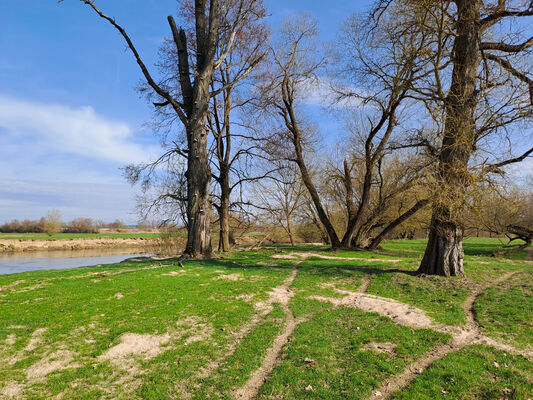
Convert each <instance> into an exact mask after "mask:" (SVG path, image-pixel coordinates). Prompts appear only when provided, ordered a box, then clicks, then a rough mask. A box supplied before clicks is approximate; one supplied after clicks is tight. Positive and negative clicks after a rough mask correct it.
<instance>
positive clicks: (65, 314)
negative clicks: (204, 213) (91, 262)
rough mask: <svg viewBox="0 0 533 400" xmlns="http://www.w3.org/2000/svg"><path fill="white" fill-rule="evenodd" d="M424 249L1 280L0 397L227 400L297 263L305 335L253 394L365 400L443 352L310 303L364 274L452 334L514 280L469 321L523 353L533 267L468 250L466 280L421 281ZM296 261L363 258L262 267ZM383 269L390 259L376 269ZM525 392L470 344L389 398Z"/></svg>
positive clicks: (265, 344) (526, 380)
mask: <svg viewBox="0 0 533 400" xmlns="http://www.w3.org/2000/svg"><path fill="white" fill-rule="evenodd" d="M423 246H424V241H390V242H387V243H385V244H384V249H383V250H382V251H379V252H373V253H370V252H353V251H339V252H337V253H332V252H330V251H326V250H327V247H325V246H324V247H320V246H318V247H317V246H300V247H298V248H296V249H294V248H291V247H290V246H284V245H283V246H273V247H274V249H271V250H259V251H242V252H235V253H232V254H227V255H224V256H223V257H221V258H217V259H212V260H205V261H186V262H185V263H184V264H185V268H184V269H182V268H180V267H179V265H177V262H176V260H173V259H169V260H159V261H155V260H149V259H140V261H133V260H129V261H125V262H123V263H119V264H112V265H104V266H93V267H82V268H75V269H68V270H55V271H53V270H50V271H35V272H25V273H20V274H11V275H0V398H3V393H4V391H7V390H11V391H13V390H16V389H17V388H19V389H20V392H17V393H18V394H19V395H20V396H19V397H25V398H27V399H48V398H53V397H55V396H63V398H68V399H94V398H99V399H154V400H155V399H179V398H193V399H231V398H232V393H233V392H234V391H235V390H237V389H238V388H240V387H242V386H243V385H244V384H245V383H246V382H247V380H248V378H249V377H250V375H251V373H252V372H253V371H254V370H255V369H257V368H258V367H259V366H260V365H261V362H262V359H263V357H264V355H265V353H266V351H267V349H268V348H269V347H271V346H272V343H273V342H274V339H275V337H276V336H277V335H278V334H279V333H280V332H281V331H282V329H283V326H284V323H285V320H286V316H285V313H284V312H283V310H282V308H281V307H280V305H279V304H277V303H274V304H273V308H272V310H271V311H270V312H269V313H268V314H266V315H264V316H263V317H261V318H260V319H259V320H256V321H257V323H256V324H254V325H253V326H249V329H248V330H247V331H246V334H245V335H244V336H243V337H242V338H240V340H238V341H236V340H235V337H236V336H235V335H236V334H238V332H240V331H242V330H243V329H244V327H246V326H247V325H248V324H250V321H251V320H253V319H254V318H257V309H256V307H255V306H254V304H257V303H260V302H264V301H265V300H267V299H268V298H269V292H270V291H271V290H272V288H274V287H276V286H279V285H281V284H282V282H283V281H284V280H285V279H286V278H287V277H288V276H289V275H290V273H291V270H292V268H293V266H294V264H295V262H297V261H299V265H298V269H299V271H298V275H297V277H296V279H295V281H294V282H293V284H292V286H291V289H292V290H293V292H294V297H292V298H291V300H290V303H289V306H290V309H291V311H292V313H293V315H294V318H295V319H296V320H297V321H298V322H299V325H298V326H297V327H296V329H295V331H294V333H293V335H292V336H291V339H290V341H289V342H288V343H287V344H286V345H285V346H284V348H283V350H282V353H281V358H280V360H279V363H278V365H277V367H276V368H275V369H274V370H273V371H272V373H271V374H270V376H269V378H268V379H267V381H266V382H265V384H264V385H263V386H262V387H261V389H260V392H259V395H258V398H262V399H267V398H268V399H270V398H272V399H274V398H276V399H277V398H285V399H300V398H319V399H347V398H348V399H362V398H365V397H366V396H368V395H370V394H371V393H372V391H373V390H375V389H376V387H378V386H379V385H380V384H381V383H383V382H384V380H386V379H387V378H390V377H392V376H394V375H396V374H398V373H400V372H401V371H402V370H403V368H404V367H405V366H406V365H407V364H408V363H410V362H412V361H414V360H416V359H417V358H418V357H420V356H421V355H422V354H423V353H425V352H427V351H429V350H430V349H432V348H433V347H435V346H437V345H439V344H442V343H445V342H447V341H449V340H450V337H449V336H448V335H445V334H442V333H437V332H435V331H432V330H429V329H414V328H410V327H405V326H400V325H397V324H395V323H394V322H393V321H392V320H391V319H389V318H386V317H382V316H379V315H378V314H376V313H366V312H363V311H360V310H358V309H356V308H349V307H337V308H335V307H333V305H331V304H330V303H325V302H322V301H319V300H314V299H310V296H316V295H319V296H326V297H332V298H339V297H343V296H344V295H343V294H342V293H339V292H338V291H336V289H344V290H349V291H356V290H357V289H358V288H359V286H360V285H361V283H362V282H363V279H368V278H370V285H369V287H368V293H370V294H374V295H378V296H382V297H387V298H391V299H395V300H398V301H401V302H404V303H407V304H410V305H413V306H415V307H418V308H420V309H422V310H424V311H425V312H426V313H427V315H428V316H430V317H432V318H433V319H434V320H435V321H436V322H438V323H443V324H449V325H457V326H460V325H462V324H464V322H465V315H464V311H463V308H462V303H463V302H464V300H465V299H466V297H467V296H468V293H469V291H470V290H471V289H472V288H473V287H474V286H475V285H479V284H490V283H491V282H493V281H494V279H497V278H498V277H500V276H501V275H502V274H504V273H506V272H509V271H516V274H515V275H514V276H513V278H512V279H511V280H509V281H505V282H503V283H502V284H500V285H498V286H496V287H493V288H489V289H487V290H486V291H484V292H483V293H482V294H481V295H480V297H479V298H478V300H477V301H476V303H475V305H474V307H475V313H476V316H477V318H478V319H479V321H480V323H481V324H482V329H483V333H484V334H486V335H489V336H492V337H494V338H496V339H498V340H501V341H503V342H506V343H509V344H511V345H515V346H517V347H520V348H527V346H528V344H531V342H532V340H533V336H532V326H531V317H530V311H531V309H532V308H533V307H532V306H533V304H532V303H531V298H532V296H531V295H532V294H533V293H532V286H531V283H530V282H531V278H532V275H533V273H532V272H531V266H530V265H528V264H526V263H524V262H522V261H519V260H517V261H513V260H503V259H495V258H492V257H487V256H484V255H482V256H478V255H477V254H480V253H485V252H486V251H487V249H492V248H497V247H498V243H497V242H496V241H495V240H492V241H488V240H486V239H483V240H480V239H475V240H471V241H466V242H465V253H466V257H465V269H466V271H467V278H452V279H446V278H441V277H428V276H417V275H416V274H414V273H413V272H414V271H415V270H416V268H417V265H418V262H419V258H420V255H421V252H422V251H423ZM294 250H296V251H300V252H305V251H312V252H315V253H317V252H318V253H321V252H322V253H323V254H327V255H329V256H332V255H333V256H334V255H338V256H339V257H348V258H349V257H357V258H358V259H356V260H342V259H339V260H329V259H328V260H326V259H320V258H316V257H309V258H307V259H305V260H303V259H300V260H288V259H274V258H272V256H273V255H275V254H279V253H280V252H281V253H289V252H291V251H294ZM391 258H392V259H399V262H396V263H394V262H387V261H371V260H372V259H383V260H386V259H391ZM254 316H255V317H254ZM39 332H40V333H39ZM132 334H136V335H140V336H137V338H138V339H139V338H141V339H142V338H144V339H147V338H148V339H150V340H149V342H150V343H152V347H151V348H150V349H151V350H150V349H148V352H144V353H143V352H140V353H139V352H138V353H135V354H129V355H125V356H123V357H122V358H118V359H117V358H115V360H118V362H117V361H115V362H112V361H110V360H108V359H105V357H103V356H104V355H105V354H106V352H107V351H109V349H112V348H114V349H120V348H121V346H124V345H123V344H122V345H121V343H122V340H123V339H124V338H127V337H130V336H131V335H132ZM148 335H151V336H148ZM154 343H155V345H154ZM369 343H387V344H388V345H390V346H392V349H393V350H392V351H391V352H388V353H380V352H377V351H374V350H370V349H368V348H367V347H365V346H367V345H368V344H369ZM115 346H118V347H115ZM150 351H152V353H150ZM54 356H55V357H56V358H57V359H56V360H55V361H54V360H52V358H53V357H54ZM46 361H48V362H49V364H50V362H51V365H52V366H53V365H54V362H55V367H54V368H52V370H51V371H50V372H49V373H48V374H42V373H41V375H39V374H36V373H35V372H33V374H32V371H36V366H42V365H44V362H46ZM494 362H496V363H497V365H499V367H495V364H494ZM58 366H59V367H58ZM202 371H204V373H202ZM532 382H533V377H532V367H531V363H530V362H529V361H527V360H526V359H524V358H522V357H520V356H511V355H509V354H507V353H502V352H499V351H496V350H493V349H491V348H488V347H481V346H474V347H467V348H465V349H463V350H461V351H460V352H457V353H452V354H450V355H448V356H447V357H445V358H444V359H442V360H440V361H438V362H436V363H435V364H434V365H433V366H432V367H431V368H429V369H428V370H426V371H425V372H423V373H422V374H421V375H420V376H419V377H418V378H417V379H416V380H415V382H413V383H412V385H410V386H408V387H407V388H405V389H404V390H402V391H401V392H399V393H397V394H396V395H395V396H396V397H395V398H398V399H400V398H401V399H434V398H447V399H477V398H479V399H499V398H509V399H511V398H516V399H522V398H523V399H526V398H527V394H528V393H531V385H532ZM17 385H18V386H17ZM6 396H7V395H6ZM513 396H514V397H513ZM530 397H531V396H530Z"/></svg>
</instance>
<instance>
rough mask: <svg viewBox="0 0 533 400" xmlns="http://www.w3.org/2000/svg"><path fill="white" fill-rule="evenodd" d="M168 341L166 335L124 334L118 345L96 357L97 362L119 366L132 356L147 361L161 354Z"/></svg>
mask: <svg viewBox="0 0 533 400" xmlns="http://www.w3.org/2000/svg"><path fill="white" fill-rule="evenodd" d="M169 341H170V335H169V334H168V333H165V334H162V335H149V334H144V335H139V334H137V333H125V334H123V335H122V336H121V337H120V343H119V344H117V345H115V346H113V347H111V348H110V349H108V350H107V351H106V352H105V353H104V354H102V355H101V356H100V357H98V361H106V360H109V361H111V363H113V364H115V365H120V364H121V363H122V361H123V360H124V359H125V358H128V357H130V356H132V355H140V356H142V358H143V359H145V360H149V359H151V358H154V357H156V356H157V355H159V354H161V353H162V352H163V349H162V346H163V345H164V344H167V343H168V342H169Z"/></svg>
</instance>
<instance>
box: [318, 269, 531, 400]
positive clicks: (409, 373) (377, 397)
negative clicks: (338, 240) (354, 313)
mask: <svg viewBox="0 0 533 400" xmlns="http://www.w3.org/2000/svg"><path fill="white" fill-rule="evenodd" d="M515 273H516V272H514V271H513V272H508V273H506V274H504V275H503V276H501V277H500V278H498V279H496V280H495V281H493V282H492V283H491V284H490V285H479V286H477V287H476V288H475V289H474V290H473V291H472V292H471V293H470V295H469V296H468V298H467V299H466V300H465V302H464V304H463V309H464V311H465V314H466V325H465V326H464V327H457V326H449V325H442V324H436V323H435V322H434V321H433V320H432V319H431V318H430V317H428V316H427V315H426V313H425V312H424V311H423V310H420V309H418V308H416V307H413V306H410V305H408V304H405V303H401V302H399V301H396V300H393V299H389V298H385V297H379V296H373V295H370V294H366V293H365V291H366V289H367V287H368V283H369V280H368V278H366V279H364V280H363V283H362V285H361V287H360V289H359V290H358V291H357V292H351V291H347V290H341V289H335V291H336V292H337V293H340V294H345V296H344V297H342V298H333V297H324V296H310V297H309V298H310V299H314V300H319V301H323V302H328V303H332V304H333V305H335V307H339V306H344V307H353V308H358V309H360V310H363V311H367V312H376V313H378V314H380V315H382V316H385V317H389V318H391V319H392V320H393V321H394V322H396V323H398V324H400V325H404V326H409V327H414V328H427V329H433V330H435V331H438V332H442V333H448V334H450V335H452V340H451V341H450V342H449V343H446V344H443V345H440V346H437V347H435V348H434V349H432V350H430V351H428V352H427V353H425V354H424V355H422V357H420V358H419V359H418V360H415V361H414V362H412V363H411V364H409V365H407V366H406V367H405V369H404V370H403V372H401V373H400V374H399V375H396V376H393V377H392V378H390V379H388V380H386V381H384V382H383V383H382V384H381V385H380V386H379V387H378V388H377V389H376V390H375V391H374V393H373V394H372V395H371V396H370V397H368V398H367V400H383V399H387V398H388V397H389V396H390V395H392V394H393V393H395V392H396V391H398V390H400V389H403V388H404V387H406V386H407V385H409V384H410V383H411V382H412V381H413V380H414V379H415V378H416V376H417V375H418V374H420V373H422V372H423V371H424V370H426V369H427V368H428V367H429V366H431V364H433V363H434V362H435V361H437V360H440V359H441V358H443V357H444V356H446V355H447V354H450V353H452V352H455V351H458V350H461V349H462V348H464V347H466V346H469V345H472V344H485V345H488V346H491V347H494V348H496V349H499V350H504V351H507V352H509V353H512V354H517V355H521V356H523V357H525V358H528V359H530V360H531V359H533V352H532V351H527V350H526V351H525V350H521V349H518V348H516V347H513V346H511V345H508V344H505V343H501V342H499V341H497V340H496V339H493V338H490V337H487V336H484V335H483V334H482V333H481V329H480V326H479V324H478V322H477V321H476V318H475V314H474V311H473V307H474V303H475V301H476V299H477V298H478V296H479V295H480V293H481V292H483V291H484V290H485V289H487V288H488V287H490V286H494V285H497V284H499V283H501V282H503V281H505V280H507V279H509V278H510V277H511V276H512V275H514V274H515Z"/></svg>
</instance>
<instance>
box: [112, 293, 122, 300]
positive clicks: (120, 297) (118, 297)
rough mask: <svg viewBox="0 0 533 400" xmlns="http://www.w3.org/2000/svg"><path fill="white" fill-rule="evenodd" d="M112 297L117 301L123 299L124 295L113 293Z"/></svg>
mask: <svg viewBox="0 0 533 400" xmlns="http://www.w3.org/2000/svg"><path fill="white" fill-rule="evenodd" d="M113 297H114V298H115V299H117V300H120V299H122V298H124V295H123V294H122V293H120V292H118V293H115V295H114V296H113Z"/></svg>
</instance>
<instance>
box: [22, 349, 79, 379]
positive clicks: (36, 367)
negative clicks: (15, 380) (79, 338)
mask: <svg viewBox="0 0 533 400" xmlns="http://www.w3.org/2000/svg"><path fill="white" fill-rule="evenodd" d="M73 359H74V353H72V352H71V351H68V350H59V351H56V352H54V353H52V354H49V355H48V356H46V357H45V358H43V359H41V360H39V361H37V362H36V363H35V364H33V365H32V366H31V367H29V368H28V369H27V370H26V376H27V377H28V378H29V379H38V378H43V377H45V376H46V375H48V374H49V373H51V372H54V371H60V370H64V369H69V368H77V367H79V366H80V365H79V364H74V363H72V360H73Z"/></svg>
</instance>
